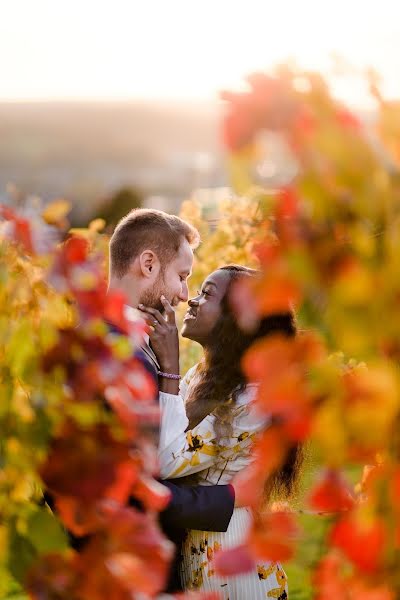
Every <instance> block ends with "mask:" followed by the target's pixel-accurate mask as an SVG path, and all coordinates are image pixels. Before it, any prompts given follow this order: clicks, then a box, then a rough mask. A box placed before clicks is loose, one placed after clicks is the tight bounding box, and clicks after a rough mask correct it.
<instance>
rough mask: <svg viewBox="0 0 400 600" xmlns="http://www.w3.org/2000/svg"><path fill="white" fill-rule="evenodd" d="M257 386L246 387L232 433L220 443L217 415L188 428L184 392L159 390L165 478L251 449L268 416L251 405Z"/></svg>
mask: <svg viewBox="0 0 400 600" xmlns="http://www.w3.org/2000/svg"><path fill="white" fill-rule="evenodd" d="M256 390H257V387H256V386H253V385H249V386H247V388H246V389H245V390H244V391H243V392H242V393H241V394H240V396H239V397H238V398H237V401H236V405H235V407H234V408H233V410H234V415H233V419H232V435H231V437H230V438H229V439H225V438H224V439H223V440H221V441H220V442H219V443H218V441H217V440H216V436H215V432H214V417H213V416H212V415H207V417H206V418H205V419H203V421H201V423H199V424H198V425H197V426H196V427H195V428H193V429H192V430H190V431H186V429H187V426H188V418H187V416H186V412H185V405H184V401H183V398H182V396H173V395H171V394H165V393H160V402H161V407H162V415H161V436H160V446H159V462H160V473H161V477H162V478H163V479H175V478H178V477H184V476H186V475H190V474H191V473H197V472H199V471H203V470H205V469H208V468H209V467H211V466H213V465H215V463H216V461H217V460H220V459H221V458H222V459H223V460H224V461H229V460H231V459H233V458H236V457H237V455H238V453H240V452H247V453H248V452H249V446H250V444H251V442H252V440H253V437H254V435H255V434H257V433H258V432H259V431H260V430H261V429H263V428H264V427H265V426H266V420H265V417H263V416H260V415H258V414H256V413H255V411H254V409H252V408H251V404H252V400H253V399H254V396H255V393H256Z"/></svg>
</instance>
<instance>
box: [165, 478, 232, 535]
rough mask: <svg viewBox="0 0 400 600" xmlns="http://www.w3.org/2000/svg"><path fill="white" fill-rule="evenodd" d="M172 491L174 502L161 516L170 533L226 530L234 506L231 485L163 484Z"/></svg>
mask: <svg viewBox="0 0 400 600" xmlns="http://www.w3.org/2000/svg"><path fill="white" fill-rule="evenodd" d="M163 483H164V484H165V485H166V486H167V487H168V488H169V489H170V491H171V501H170V503H169V505H168V507H167V508H166V509H165V510H164V511H163V512H162V513H161V514H160V517H161V523H162V525H163V527H164V528H165V529H166V530H167V531H171V530H174V529H200V530H201V531H226V530H227V529H228V525H229V521H230V519H231V517H232V513H233V509H234V505H235V492H234V489H233V486H231V485H212V486H207V485H195V486H180V485H176V484H175V483H173V482H172V481H164V482H163Z"/></svg>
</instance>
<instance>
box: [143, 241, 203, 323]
mask: <svg viewBox="0 0 400 600" xmlns="http://www.w3.org/2000/svg"><path fill="white" fill-rule="evenodd" d="M192 265H193V251H192V249H191V247H190V245H189V242H188V241H187V240H186V239H184V240H182V243H181V245H180V248H179V250H178V252H177V254H176V255H175V257H174V258H173V259H172V260H171V261H169V262H168V263H167V265H166V266H165V267H164V269H161V270H160V273H159V276H158V278H157V280H156V281H155V282H154V283H153V284H152V285H151V287H149V288H148V289H147V290H144V292H143V293H142V296H141V298H140V302H141V303H142V304H144V305H145V306H150V307H152V308H157V309H158V310H159V311H161V312H162V311H163V310H164V307H163V305H162V304H161V300H160V296H162V295H164V296H165V297H166V299H167V300H168V302H169V303H170V304H171V305H172V306H178V304H179V302H187V301H188V297H189V291H188V287H187V280H188V278H189V277H190V275H191V272H192Z"/></svg>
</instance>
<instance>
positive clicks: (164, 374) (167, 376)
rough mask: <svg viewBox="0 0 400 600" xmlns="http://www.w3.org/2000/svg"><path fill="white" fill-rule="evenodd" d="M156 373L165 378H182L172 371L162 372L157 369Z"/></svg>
mask: <svg viewBox="0 0 400 600" xmlns="http://www.w3.org/2000/svg"><path fill="white" fill-rule="evenodd" d="M158 375H159V376H160V377H166V378H167V379H182V377H181V376H180V375H175V374H174V373H163V372H162V371H158Z"/></svg>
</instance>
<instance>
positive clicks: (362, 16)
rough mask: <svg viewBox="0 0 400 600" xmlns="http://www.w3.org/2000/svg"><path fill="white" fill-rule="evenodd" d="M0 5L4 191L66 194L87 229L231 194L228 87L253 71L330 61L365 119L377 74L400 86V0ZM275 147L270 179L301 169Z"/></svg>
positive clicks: (336, 82) (325, 66)
mask: <svg viewBox="0 0 400 600" xmlns="http://www.w3.org/2000/svg"><path fill="white" fill-rule="evenodd" d="M0 10H1V17H0V74H1V75H0V200H2V201H8V202H10V201H12V202H18V201H21V202H22V201H24V200H25V199H26V196H27V195H38V196H40V197H42V198H43V200H44V202H48V201H50V200H52V199H54V198H57V197H60V196H61V197H65V198H67V199H68V200H69V201H70V202H71V203H72V205H73V212H72V219H71V220H72V224H73V225H75V226H80V225H84V224H86V223H87V222H88V221H89V220H90V219H92V218H94V217H97V216H101V217H104V218H105V219H106V221H107V222H108V223H109V224H111V225H112V224H113V223H115V221H116V220H118V218H119V217H120V216H122V215H123V214H126V212H127V211H128V210H129V209H130V208H132V207H134V206H152V207H155V208H161V209H164V210H167V211H170V212H178V211H179V208H180V205H181V203H182V201H183V200H184V199H186V198H188V197H189V196H193V195H194V196H195V197H196V198H197V199H198V200H199V201H200V202H203V203H205V204H207V205H208V206H212V205H213V203H215V202H216V201H217V200H218V198H219V197H221V196H222V195H224V194H225V195H226V193H227V189H226V185H227V178H226V175H225V171H224V159H223V155H222V149H221V146H220V142H219V131H218V130H219V119H220V111H221V109H222V105H221V102H220V101H219V96H218V94H219V91H220V90H221V89H224V88H225V89H226V88H240V86H242V85H243V77H244V76H245V75H246V74H247V73H250V72H253V71H255V70H269V69H271V68H272V67H273V66H274V65H276V64H278V63H283V62H284V61H289V62H294V63H295V64H298V65H300V66H302V67H306V68H310V69H318V70H320V71H322V72H323V73H324V74H325V75H326V76H327V77H328V79H329V81H330V82H331V84H332V86H333V89H334V92H335V94H336V95H337V96H338V97H340V98H342V99H345V100H346V101H347V102H348V103H349V104H350V105H351V106H353V107H354V108H355V109H356V111H357V112H358V113H359V114H360V115H361V116H362V117H363V118H366V119H373V115H374V107H373V105H372V104H371V101H370V100H369V98H368V94H367V93H366V87H365V80H364V77H363V74H364V73H365V71H366V70H367V69H373V70H375V71H376V73H377V74H379V77H380V78H381V79H382V81H383V86H382V87H383V90H384V92H385V94H386V95H387V97H389V98H390V97H394V96H399V95H400V78H399V73H400V18H399V17H400V5H399V3H398V2H395V1H391V0H381V2H379V3H377V2H371V1H362V0H354V1H353V2H352V3H350V2H348V1H343V0H336V2H334V3H327V2H320V1H317V0H315V1H311V0H304V1H303V2H293V1H290V0H281V1H280V2H279V3H276V2H268V1H267V0H260V1H256V0H246V2H244V1H243V2H242V1H237V2H232V1H230V2H229V1H225V0H214V1H209V0H202V2H200V3H199V2H193V1H191V0H185V1H184V0H182V1H181V0H146V2H139V1H137V0H126V1H124V0H114V1H113V2H110V1H101V0H83V1H82V0H80V1H79V2H78V1H77V0H69V1H68V2H67V1H64V0H3V1H2V2H1V4H0ZM269 143H270V144H271V143H272V145H273V144H274V140H272V141H271V140H269ZM274 156H275V163H274V162H273V163H272V164H270V165H267V167H268V168H264V171H263V178H264V183H266V184H267V185H269V186H271V187H273V186H274V185H276V183H277V180H279V176H280V175H281V174H282V172H284V171H285V169H286V171H287V172H288V176H289V174H290V173H291V169H290V165H288V164H287V157H286V156H285V153H284V152H281V151H280V148H279V142H278V141H276V152H275V155H274ZM10 192H11V195H10ZM10 198H11V199H10Z"/></svg>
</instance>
